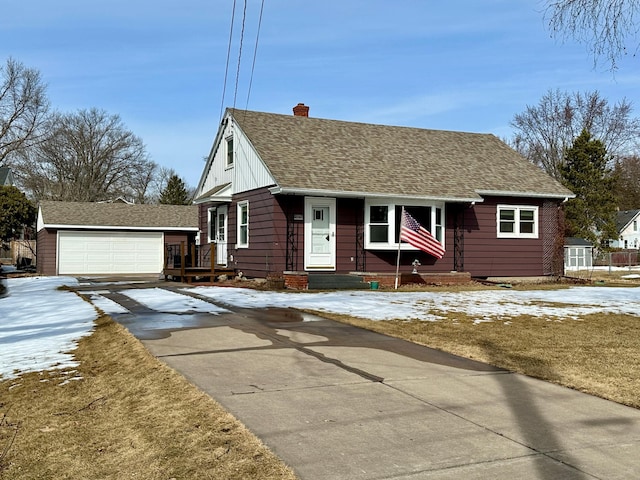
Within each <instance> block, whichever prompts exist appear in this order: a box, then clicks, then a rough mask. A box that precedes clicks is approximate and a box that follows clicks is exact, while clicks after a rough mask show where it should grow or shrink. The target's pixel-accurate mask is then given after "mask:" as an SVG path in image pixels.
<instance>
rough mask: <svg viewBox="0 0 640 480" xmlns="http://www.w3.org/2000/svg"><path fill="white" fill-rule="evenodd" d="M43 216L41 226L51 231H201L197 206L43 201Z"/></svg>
mask: <svg viewBox="0 0 640 480" xmlns="http://www.w3.org/2000/svg"><path fill="white" fill-rule="evenodd" d="M39 216H41V219H40V218H39V223H40V220H41V221H42V223H43V225H42V226H43V227H49V228H51V227H57V228H60V227H63V228H69V227H85V228H86V227H94V228H95V227H97V228H105V227H121V228H127V229H135V228H141V229H154V230H194V229H195V230H197V229H198V207H197V206H194V205H147V204H126V203H120V202H115V203H91V202H53V201H43V202H40V215H39ZM39 227H40V225H39Z"/></svg>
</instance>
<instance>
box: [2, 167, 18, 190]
mask: <svg viewBox="0 0 640 480" xmlns="http://www.w3.org/2000/svg"><path fill="white" fill-rule="evenodd" d="M14 185H15V180H14V178H13V172H12V171H11V169H10V168H9V167H0V187H12V186H14Z"/></svg>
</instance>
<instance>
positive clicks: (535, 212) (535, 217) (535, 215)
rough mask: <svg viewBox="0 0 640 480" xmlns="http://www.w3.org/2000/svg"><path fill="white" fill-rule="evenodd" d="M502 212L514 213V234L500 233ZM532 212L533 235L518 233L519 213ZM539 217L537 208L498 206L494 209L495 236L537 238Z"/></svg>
mask: <svg viewBox="0 0 640 480" xmlns="http://www.w3.org/2000/svg"><path fill="white" fill-rule="evenodd" d="M502 210H514V211H515V218H514V222H515V228H514V232H501V231H500V212H501V211H502ZM521 210H533V233H520V211H521ZM538 225H539V216H538V207H536V206H533V205H498V206H497V208H496V234H497V237H498V238H538V231H539V228H538Z"/></svg>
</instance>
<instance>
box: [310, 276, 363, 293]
mask: <svg viewBox="0 0 640 480" xmlns="http://www.w3.org/2000/svg"><path fill="white" fill-rule="evenodd" d="M307 288H308V289H309V290H356V289H368V288H370V287H369V284H368V283H366V282H363V281H362V277H360V276H358V275H348V274H347V275H340V274H333V273H310V274H309V276H308V286H307Z"/></svg>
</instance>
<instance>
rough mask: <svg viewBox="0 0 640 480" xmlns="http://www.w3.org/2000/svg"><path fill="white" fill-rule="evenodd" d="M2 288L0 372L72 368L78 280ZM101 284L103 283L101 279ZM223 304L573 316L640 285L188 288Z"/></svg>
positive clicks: (620, 307)
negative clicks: (293, 289) (443, 289)
mask: <svg viewBox="0 0 640 480" xmlns="http://www.w3.org/2000/svg"><path fill="white" fill-rule="evenodd" d="M7 283H8V286H9V295H8V296H6V297H4V298H0V375H1V376H2V378H14V377H16V376H18V375H19V374H20V373H26V372H33V371H41V370H45V369H51V368H74V367H75V365H76V364H75V361H74V358H73V355H72V353H70V352H71V351H72V350H73V349H74V348H75V346H76V344H77V341H78V340H79V339H80V338H82V337H83V336H85V335H88V334H90V333H91V331H92V328H93V324H94V320H95V319H96V318H97V313H96V310H95V309H94V307H93V306H92V305H91V304H89V303H88V302H85V301H84V300H82V299H81V298H80V297H79V296H77V295H76V294H75V293H73V292H68V291H64V290H58V287H60V286H61V285H77V283H78V282H77V280H76V279H75V278H71V277H28V278H15V279H10V280H8V282H7ZM105 288H106V289H108V286H105ZM189 290H190V291H192V292H195V293H198V294H200V295H204V296H206V297H209V298H211V299H213V300H214V301H216V302H219V303H220V304H223V305H228V306H231V307H233V306H235V307H244V308H265V307H294V308H300V309H312V310H318V311H324V312H334V313H343V314H348V315H353V316H357V317H363V318H369V319H372V320H385V319H392V318H403V319H413V318H416V319H420V320H430V321H436V320H438V319H439V318H441V316H442V315H444V314H445V313H446V312H464V313H466V314H467V315H469V316H472V317H474V318H476V320H477V321H488V320H495V319H500V320H507V319H509V318H510V317H513V316H517V315H521V314H528V315H535V316H541V317H546V318H550V319H559V318H568V319H572V318H578V317H579V316H581V315H587V314H590V313H612V314H613V313H622V314H630V315H636V316H640V288H632V287H628V288H627V287H625V288H619V287H573V288H569V289H558V290H530V291H516V290H508V289H500V290H483V291H468V292H384V291H361V290H358V291H337V292H321V293H288V292H265V291H256V290H250V289H245V288H230V287H197V288H191V289H189ZM121 293H124V294H126V295H128V296H130V297H131V298H133V299H135V300H136V301H138V302H140V303H143V304H145V305H146V306H147V307H149V308H151V309H153V310H156V311H160V312H167V313H180V312H186V311H190V312H208V313H214V314H216V313H221V312H223V311H224V309H223V308H218V307H216V306H215V305H211V304H209V303H207V302H204V301H202V300H197V299H194V298H192V297H187V296H183V295H180V294H176V293H173V292H169V291H167V290H163V289H159V288H150V289H148V290H145V289H132V290H126V291H123V292H121ZM91 300H92V302H93V303H94V305H96V306H97V307H99V308H100V309H102V310H103V311H105V312H106V313H110V314H117V313H126V310H125V309H124V308H123V307H121V306H120V305H118V304H116V303H114V302H112V301H111V300H109V299H107V298H105V297H103V296H102V295H100V292H99V290H97V291H96V292H94V293H93V294H92V295H91Z"/></svg>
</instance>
